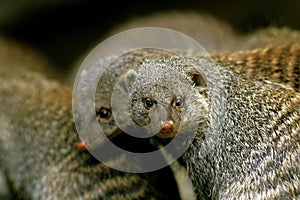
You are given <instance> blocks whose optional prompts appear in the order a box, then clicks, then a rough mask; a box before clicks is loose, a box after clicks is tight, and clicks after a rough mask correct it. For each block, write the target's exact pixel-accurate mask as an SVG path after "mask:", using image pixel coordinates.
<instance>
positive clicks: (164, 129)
mask: <svg viewBox="0 0 300 200" xmlns="http://www.w3.org/2000/svg"><path fill="white" fill-rule="evenodd" d="M173 124H174V123H173V122H172V121H169V122H164V123H163V124H162V125H161V129H160V132H161V133H171V132H172V131H173V130H174V126H173Z"/></svg>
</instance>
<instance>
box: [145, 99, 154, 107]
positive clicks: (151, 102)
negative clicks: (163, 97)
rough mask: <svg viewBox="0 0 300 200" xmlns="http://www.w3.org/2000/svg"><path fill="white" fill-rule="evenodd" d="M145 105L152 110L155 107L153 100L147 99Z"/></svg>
mask: <svg viewBox="0 0 300 200" xmlns="http://www.w3.org/2000/svg"><path fill="white" fill-rule="evenodd" d="M145 105H146V107H147V108H151V107H152V106H153V101H152V100H151V99H146V100H145Z"/></svg>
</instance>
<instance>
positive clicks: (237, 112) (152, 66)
mask: <svg viewBox="0 0 300 200" xmlns="http://www.w3.org/2000/svg"><path fill="white" fill-rule="evenodd" d="M162 62H163V63H165V64H166V65H167V66H168V65H180V66H184V65H182V62H186V63H185V66H186V64H187V65H190V67H188V68H185V69H184V70H175V68H172V67H169V68H168V69H167V71H168V76H167V75H166V71H165V70H164V69H166V68H165V67H163V68H161V67H158V66H159V65H157V63H148V62H145V63H143V64H142V65H141V67H140V68H139V69H138V70H137V75H136V79H135V81H133V82H132V83H131V84H130V87H129V88H128V90H129V108H130V114H131V116H132V118H133V120H134V121H135V122H136V123H137V124H139V125H142V126H147V124H149V123H152V122H151V121H152V119H153V118H154V120H155V117H152V116H151V115H150V113H152V112H155V111H154V110H155V109H156V105H155V106H153V108H151V109H150V110H147V109H145V106H144V103H143V99H144V98H146V97H149V96H150V97H151V98H152V99H153V100H154V101H155V102H157V104H160V105H161V106H163V107H164V108H165V110H166V111H167V113H168V117H169V118H168V120H173V122H174V123H175V124H176V123H179V125H174V127H175V129H174V134H176V133H177V132H176V131H177V127H179V126H180V134H184V132H185V131H184V129H183V130H181V129H182V128H186V127H189V126H190V125H191V124H193V123H199V129H198V131H197V134H196V136H195V139H194V141H193V143H192V145H191V147H190V148H189V150H188V151H187V152H186V153H185V154H184V159H185V162H186V164H187V170H188V173H189V175H190V178H191V180H192V183H193V185H194V189H195V192H196V195H197V198H198V199H296V198H300V159H299V158H300V145H299V142H300V124H299V121H300V94H299V93H297V92H295V91H294V90H293V89H292V88H289V87H286V86H284V85H280V84H274V83H271V82H268V81H263V80H261V81H258V80H257V81H256V80H247V79H246V78H243V77H242V76H240V75H238V74H236V73H234V72H233V71H231V70H229V69H226V68H224V67H221V66H219V65H217V64H216V63H214V62H212V61H211V60H209V59H207V58H200V57H198V58H196V59H195V58H194V59H190V60H187V61H180V60H178V59H177V58H170V59H162ZM180 62H181V63H180ZM189 72H192V73H189ZM194 73H198V75H199V74H200V75H202V76H203V77H204V78H205V81H206V87H207V91H206V92H207V93H206V94H201V93H199V92H197V91H196V89H197V87H199V83H193V82H191V81H192V80H193V79H192V78H193V77H194V76H193V74H194ZM153 74H155V76H153ZM201 84H202V83H200V86H201ZM162 85H163V86H165V87H163V86H162ZM174 96H175V97H176V96H181V97H183V99H185V104H184V106H183V107H182V109H181V110H180V112H179V111H175V109H174V107H172V106H171V105H172V101H173V99H174ZM208 108H209V109H208ZM174 113H177V114H174ZM191 114H193V116H190V115H191ZM189 116H190V117H189ZM149 117H150V118H149ZM151 117H152V118H151ZM185 117H187V119H188V120H187V121H184V120H182V119H185ZM185 123H187V125H185ZM157 126H160V124H159V123H158V124H157ZM157 136H160V134H158V135H157Z"/></svg>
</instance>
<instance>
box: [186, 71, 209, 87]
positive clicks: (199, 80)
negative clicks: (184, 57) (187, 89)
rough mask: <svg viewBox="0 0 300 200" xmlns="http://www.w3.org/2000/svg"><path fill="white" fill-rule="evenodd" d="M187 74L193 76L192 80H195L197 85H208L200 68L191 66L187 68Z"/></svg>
mask: <svg viewBox="0 0 300 200" xmlns="http://www.w3.org/2000/svg"><path fill="white" fill-rule="evenodd" d="M187 75H188V76H189V77H190V78H191V80H192V81H193V82H194V84H195V86H201V87H205V86H206V81H205V79H204V77H203V75H202V74H201V72H200V71H199V70H198V69H195V68H189V69H188V70H187Z"/></svg>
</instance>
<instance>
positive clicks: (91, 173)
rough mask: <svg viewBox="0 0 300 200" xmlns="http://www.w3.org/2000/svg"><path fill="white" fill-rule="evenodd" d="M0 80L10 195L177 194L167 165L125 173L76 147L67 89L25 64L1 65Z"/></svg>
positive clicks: (3, 158) (113, 196)
mask: <svg viewBox="0 0 300 200" xmlns="http://www.w3.org/2000/svg"><path fill="white" fill-rule="evenodd" d="M0 79H1V81H2V84H1V86H0V94H1V96H0V105H1V106H0V112H1V114H0V118H1V120H0V126H1V134H0V142H1V147H0V148H1V151H0V152H1V153H0V158H1V164H2V165H3V168H4V170H5V173H6V175H7V177H8V179H9V180H10V183H11V184H12V186H13V189H14V190H15V191H14V192H15V193H14V194H15V195H16V196H14V198H19V199H166V198H167V199H168V198H170V199H178V198H179V195H178V192H177V186H176V183H175V181H174V178H173V175H172V173H171V171H170V170H169V169H168V168H166V169H162V170H161V171H158V172H153V173H146V174H131V173H124V172H120V171H117V170H114V169H111V168H109V167H107V166H106V165H104V164H102V163H101V162H99V161H98V160H96V159H94V158H93V157H92V155H90V154H89V153H87V152H80V151H78V150H77V149H76V148H75V147H74V143H75V142H76V141H78V140H79V138H78V135H77V133H76V130H75V127H74V123H73V118H72V109H71V90H70V89H68V88H66V87H64V86H62V85H60V84H58V83H57V82H55V81H51V80H48V79H46V78H45V77H43V76H41V75H39V74H36V73H34V72H32V71H30V70H28V69H18V70H13V69H5V68H1V69H0ZM111 162H114V160H112V161H111ZM115 162H120V164H122V162H123V161H122V158H120V159H119V158H116V161H115ZM160 179H162V180H164V181H167V182H168V185H166V184H163V183H162V181H161V180H160Z"/></svg>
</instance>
